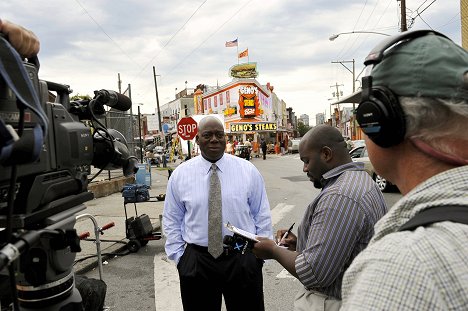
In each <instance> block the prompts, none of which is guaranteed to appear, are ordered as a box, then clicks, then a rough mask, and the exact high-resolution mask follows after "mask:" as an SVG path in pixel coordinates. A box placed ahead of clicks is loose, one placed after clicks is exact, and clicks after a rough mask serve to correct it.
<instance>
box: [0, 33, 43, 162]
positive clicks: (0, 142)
mask: <svg viewBox="0 0 468 311" xmlns="http://www.w3.org/2000/svg"><path fill="white" fill-rule="evenodd" d="M0 75H1V76H2V78H3V79H4V81H5V82H6V84H7V85H8V87H9V88H10V89H11V90H12V91H13V93H14V94H15V95H16V98H17V106H18V109H20V111H24V110H25V109H29V110H30V111H31V112H32V113H33V114H35V115H36V116H37V117H38V120H39V124H35V125H34V127H33V131H32V135H21V137H19V136H18V134H17V133H16V131H15V130H14V129H13V127H11V126H9V125H7V124H5V122H4V120H3V118H4V116H3V115H1V114H0V135H1V136H0V163H2V164H5V163H8V164H22V163H28V162H33V161H35V160H36V159H37V158H38V157H39V155H40V151H41V148H42V145H43V142H44V138H45V136H46V133H47V125H48V121H47V116H46V115H45V113H44V110H43V108H42V106H41V104H40V101H39V96H38V94H37V92H36V90H35V89H34V86H33V84H32V82H31V80H30V78H29V76H28V73H27V72H26V69H25V68H24V66H23V63H22V60H21V58H20V56H19V55H18V52H16V50H15V49H14V48H13V47H12V46H11V45H10V44H9V43H8V41H7V40H6V39H5V38H4V37H3V36H0ZM0 111H1V109H0ZM7 113H10V112H7ZM19 115H22V113H21V114H19ZM18 121H21V120H18Z"/></svg>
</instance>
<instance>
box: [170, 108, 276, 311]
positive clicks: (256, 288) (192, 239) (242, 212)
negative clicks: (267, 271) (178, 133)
mask: <svg viewBox="0 0 468 311" xmlns="http://www.w3.org/2000/svg"><path fill="white" fill-rule="evenodd" d="M196 142H197V143H198V145H199V146H200V150H201V155H202V156H201V157H196V158H193V159H191V160H189V161H187V162H185V163H182V164H181V165H179V166H178V167H177V168H176V169H175V170H174V172H173V173H172V175H171V178H170V179H169V181H168V185H167V191H166V199H165V201H164V212H163V227H164V232H165V235H166V245H165V249H166V254H167V256H168V258H169V259H171V260H173V261H174V262H175V263H176V264H177V269H178V272H179V279H180V289H181V296H182V304H183V306H184V310H221V297H222V296H224V301H225V304H226V308H227V310H243V309H248V310H264V301H263V277H262V266H263V260H261V259H257V258H256V257H255V256H254V255H253V254H252V253H251V252H248V253H245V254H241V253H239V252H235V251H233V250H232V249H229V248H227V247H226V248H223V246H222V238H223V236H224V235H227V234H229V232H230V231H228V230H227V229H226V228H225V227H224V226H222V225H221V223H219V224H218V223H217V221H216V220H214V219H213V217H212V215H211V211H210V207H217V208H218V210H217V211H218V215H219V217H221V214H222V223H223V224H226V223H227V222H229V223H231V224H232V225H234V226H236V227H238V228H241V229H244V230H246V231H249V232H252V233H255V234H257V235H260V236H263V235H265V236H270V237H272V231H271V230H272V228H271V215H270V206H269V203H268V198H267V194H266V190H265V183H264V180H263V178H262V176H261V175H260V172H259V171H258V170H257V169H256V168H255V166H254V165H253V164H252V163H250V162H249V161H245V160H243V159H241V158H239V157H236V156H233V155H230V154H227V153H224V149H225V145H226V140H225V137H224V126H223V124H222V123H221V122H220V121H219V119H217V118H215V117H212V116H209V117H205V118H204V119H202V120H201V121H200V123H199V125H198V134H197V136H196ZM216 176H218V177H219V182H220V184H221V185H220V188H221V189H220V190H218V191H220V192H221V193H220V194H218V195H211V196H210V192H211V191H214V190H213V189H214V188H217V189H219V184H218V183H217V182H216V181H217V180H218V179H217V177H216ZM212 179H213V180H212ZM239 180H242V182H241V183H240V182H239ZM211 183H213V187H211V186H210V185H211ZM216 184H218V187H215V185H216ZM210 188H212V190H211V191H210ZM217 199H219V200H220V201H221V202H218V204H211V202H214V201H215V200H217ZM220 205H221V206H222V211H221V206H220ZM219 221H221V220H219ZM212 230H217V233H216V234H211V233H212ZM231 235H232V233H231ZM209 236H210V239H209ZM212 237H213V238H218V245H215V246H213V241H212V240H211V238H212ZM216 246H218V247H217V248H218V250H217V251H216V252H215V251H213V249H212V248H216ZM212 253H213V254H212ZM220 253H221V254H220Z"/></svg>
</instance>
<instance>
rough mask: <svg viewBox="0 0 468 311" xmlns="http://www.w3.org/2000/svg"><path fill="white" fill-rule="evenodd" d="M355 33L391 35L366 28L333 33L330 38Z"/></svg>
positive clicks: (331, 39)
mask: <svg viewBox="0 0 468 311" xmlns="http://www.w3.org/2000/svg"><path fill="white" fill-rule="evenodd" d="M353 33H371V34H375V35H382V36H387V37H389V36H390V35H389V34H387V33H383V32H377V31H365V30H355V31H348V32H340V33H337V34H333V35H331V36H330V37H329V38H328V40H330V41H333V40H335V39H336V38H338V37H339V36H340V35H349V34H353Z"/></svg>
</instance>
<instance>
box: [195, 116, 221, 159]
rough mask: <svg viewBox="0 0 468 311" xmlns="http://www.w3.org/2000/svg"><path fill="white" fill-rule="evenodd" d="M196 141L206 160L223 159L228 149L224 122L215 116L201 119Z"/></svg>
mask: <svg viewBox="0 0 468 311" xmlns="http://www.w3.org/2000/svg"><path fill="white" fill-rule="evenodd" d="M196 142H197V144H198V146H199V147H200V151H201V154H202V156H203V157H204V158H205V159H206V160H208V161H210V162H213V163H214V162H216V161H218V160H219V159H221V158H222V156H223V154H224V150H225V149H226V140H225V137H224V126H223V123H221V121H220V120H219V119H218V118H216V117H213V116H208V117H205V118H203V119H201V120H200V123H199V124H198V133H197V137H196Z"/></svg>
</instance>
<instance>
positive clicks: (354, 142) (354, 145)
mask: <svg viewBox="0 0 468 311" xmlns="http://www.w3.org/2000/svg"><path fill="white" fill-rule="evenodd" d="M365 145H366V141H365V140H364V139H358V140H351V149H353V148H357V147H362V146H365Z"/></svg>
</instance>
